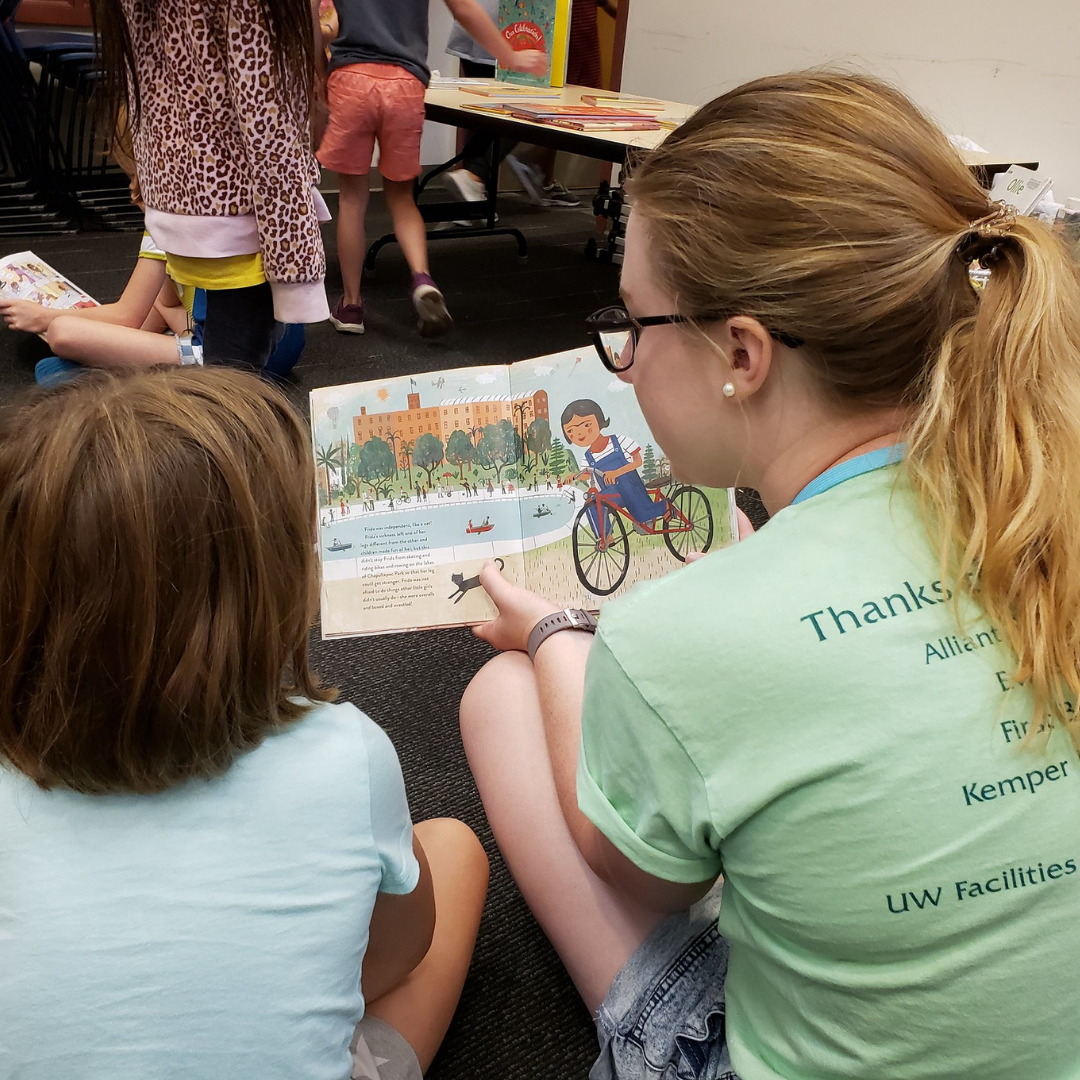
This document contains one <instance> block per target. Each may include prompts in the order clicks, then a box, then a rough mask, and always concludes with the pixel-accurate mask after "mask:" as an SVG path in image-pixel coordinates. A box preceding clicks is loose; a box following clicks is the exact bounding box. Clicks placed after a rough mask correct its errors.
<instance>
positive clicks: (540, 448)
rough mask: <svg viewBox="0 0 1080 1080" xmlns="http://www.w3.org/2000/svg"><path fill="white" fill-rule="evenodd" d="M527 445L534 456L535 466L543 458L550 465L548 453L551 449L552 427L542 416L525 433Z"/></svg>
mask: <svg viewBox="0 0 1080 1080" xmlns="http://www.w3.org/2000/svg"><path fill="white" fill-rule="evenodd" d="M525 445H526V446H527V447H528V448H529V450H530V451H531V452H532V455H533V464H534V465H536V464H537V463H538V462H539V461H540V458H541V457H543V459H544V463H545V464H547V463H548V460H549V459H548V451H549V450H550V449H551V425H550V424H549V423H548V422H547V420H546V419H544V417H542V416H538V417H537V418H536V419H535V420H534V421H533V422H532V423H531V424H530V425H529V427H528V430H526V432H525Z"/></svg>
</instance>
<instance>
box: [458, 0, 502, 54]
mask: <svg viewBox="0 0 1080 1080" xmlns="http://www.w3.org/2000/svg"><path fill="white" fill-rule="evenodd" d="M480 6H481V7H482V8H483V9H484V10H485V11H486V12H487V13H488V15H489V16H490V17H491V21H492V22H493V23H495V24H496V25H497V24H498V22H499V0H480ZM446 51H447V52H448V53H449V54H450V55H451V56H457V57H460V58H461V59H462V60H472V61H474V62H475V63H477V64H490V65H491V66H492V67H494V66H495V57H494V56H492V55H491V53H489V52H488V51H487V49H485V48H484V47H483V45H480V44H478V43H477V42H475V41H474V40H473V39H472V38H471V37H470V36H469V33H468V31H467V30H466V29H465V28H464V27H463V26H462V25H461V24H460V23H454V26H453V29H452V30H451V31H450V40H449V41H448V42H447V43H446Z"/></svg>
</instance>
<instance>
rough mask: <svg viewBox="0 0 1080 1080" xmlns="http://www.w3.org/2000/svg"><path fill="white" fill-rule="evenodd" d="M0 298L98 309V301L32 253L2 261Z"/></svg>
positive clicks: (6, 258) (0, 264)
mask: <svg viewBox="0 0 1080 1080" xmlns="http://www.w3.org/2000/svg"><path fill="white" fill-rule="evenodd" d="M0 297H2V298H3V299H5V300H30V301H31V302H33V303H35V304H41V306H42V307H48V308H86V307H97V306H98V302H97V301H96V300H95V299H94V298H93V297H91V296H88V295H87V294H86V293H84V292H83V291H82V289H80V288H79V287H78V285H76V284H75V283H74V282H73V281H69V280H68V279H67V278H66V277H64V275H63V274H61V273H60V272H59V271H58V270H54V269H53V268H52V267H51V266H50V265H49V264H48V263H47V262H45V260H44V259H42V258H39V257H38V256H37V255H35V254H34V253H33V252H32V251H20V252H17V253H16V254H14V255H7V256H5V257H3V258H0Z"/></svg>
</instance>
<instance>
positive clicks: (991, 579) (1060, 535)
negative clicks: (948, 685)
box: [908, 218, 1080, 746]
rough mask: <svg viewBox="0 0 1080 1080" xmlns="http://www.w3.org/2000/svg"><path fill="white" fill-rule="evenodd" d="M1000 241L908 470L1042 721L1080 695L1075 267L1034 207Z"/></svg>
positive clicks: (962, 581)
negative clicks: (1008, 648)
mask: <svg viewBox="0 0 1080 1080" xmlns="http://www.w3.org/2000/svg"><path fill="white" fill-rule="evenodd" d="M964 239H965V238H964V237H960V238H959V240H960V242H961V243H962V244H963V243H964ZM991 242H992V243H993V244H994V247H993V249H992V255H993V258H992V261H991V262H990V263H989V265H990V267H991V274H990V279H989V282H988V283H987V285H986V288H985V290H984V291H983V294H982V298H981V300H980V302H979V305H978V308H977V309H976V312H975V314H974V315H973V316H971V317H969V318H966V319H963V320H961V321H960V322H958V323H957V324H956V325H955V326H954V327H953V328H952V329H951V330H950V331H949V333H948V334H947V335H946V337H945V340H944V341H943V343H942V346H941V349H940V350H939V352H938V354H937V357H936V358H935V360H934V362H933V364H932V365H931V367H930V368H929V370H928V372H927V375H926V379H925V386H924V387H923V388H922V392H921V393H920V395H919V396H920V407H919V410H918V414H917V417H916V419H915V422H914V424H913V426H912V430H911V434H910V440H909V458H908V468H909V472H910V474H911V477H912V481H913V484H914V486H915V489H916V491H917V492H918V493H919V495H920V497H921V500H922V506H923V513H924V516H925V517H926V520H927V522H928V524H929V525H930V527H931V530H932V532H933V534H934V535H935V537H936V539H937V541H938V544H939V551H940V558H941V563H942V571H943V573H944V574H946V575H947V580H949V581H951V582H953V583H955V585H954V589H955V592H956V593H957V598H956V599H957V600H959V597H960V596H963V595H965V594H970V595H974V597H975V598H976V599H977V601H978V604H979V606H980V607H981V608H982V609H983V610H984V611H985V612H986V614H987V616H988V617H989V619H990V620H991V622H992V623H993V624H994V625H995V626H996V627H997V630H998V632H999V634H1001V636H1002V637H1003V638H1004V640H1005V641H1006V642H1008V644H1009V645H1010V646H1011V648H1012V650H1013V652H1014V653H1015V655H1016V659H1017V666H1016V670H1015V671H1014V672H1013V673H1012V678H1013V681H1014V682H1016V683H1025V684H1027V685H1028V687H1029V689H1030V691H1031V694H1032V697H1033V702H1034V706H1033V707H1034V716H1033V719H1034V720H1036V721H1037V722H1036V723H1033V724H1032V728H1031V730H1032V732H1033V733H1036V732H1038V730H1039V729H1040V727H1041V721H1042V720H1043V719H1044V718H1045V717H1046V716H1047V715H1049V716H1050V717H1052V718H1053V719H1054V720H1055V721H1056V722H1059V723H1065V724H1069V721H1070V717H1071V707H1070V706H1069V705H1067V704H1066V702H1065V698H1066V697H1067V698H1069V699H1071V700H1072V702H1075V701H1076V700H1077V698H1078V696H1080V497H1078V496H1080V492H1078V490H1077V488H1078V485H1080V275H1078V273H1077V267H1076V265H1075V264H1074V263H1073V261H1072V260H1071V258H1070V257H1069V255H1068V253H1067V252H1066V250H1065V248H1064V246H1063V245H1062V244H1061V243H1060V242H1059V241H1058V240H1057V238H1056V237H1054V236H1053V235H1051V233H1050V232H1049V230H1048V229H1047V228H1046V227H1045V226H1043V225H1042V224H1040V223H1039V222H1037V221H1033V220H1031V219H1029V218H1021V219H1019V220H1018V221H1016V222H1015V223H1014V224H1012V225H1010V226H1009V227H1008V229H1007V230H1006V232H1004V233H1003V234H1002V235H1000V236H998V237H992V238H991ZM1070 732H1071V734H1072V737H1073V739H1074V741H1075V742H1076V743H1077V745H1078V746H1080V729H1077V728H1076V727H1075V726H1073V725H1070Z"/></svg>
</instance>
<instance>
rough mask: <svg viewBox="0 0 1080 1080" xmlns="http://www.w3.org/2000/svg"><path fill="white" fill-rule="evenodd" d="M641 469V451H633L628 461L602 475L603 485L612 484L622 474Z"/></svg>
mask: <svg viewBox="0 0 1080 1080" xmlns="http://www.w3.org/2000/svg"><path fill="white" fill-rule="evenodd" d="M640 468H641V451H640V450H635V451H634V453H633V454H632V455H631V457H630V461H629V462H628V463H627V464H626V465H623V466H621V467H620V468H618V469H612V470H611V471H610V472H605V473H604V483H605V484H614V483H615V481H616V480H618V479H619V477H620V476H622V475H623V474H624V473H628V472H633V471H634V470H635V469H640Z"/></svg>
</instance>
